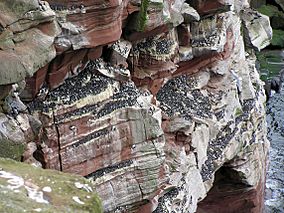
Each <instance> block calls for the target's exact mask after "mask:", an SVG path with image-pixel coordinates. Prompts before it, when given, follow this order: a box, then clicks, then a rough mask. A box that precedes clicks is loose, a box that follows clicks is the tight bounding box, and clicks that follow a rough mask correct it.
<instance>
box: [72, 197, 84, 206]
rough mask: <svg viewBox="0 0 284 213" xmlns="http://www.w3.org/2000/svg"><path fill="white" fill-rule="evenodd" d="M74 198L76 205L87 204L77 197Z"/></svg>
mask: <svg viewBox="0 0 284 213" xmlns="http://www.w3.org/2000/svg"><path fill="white" fill-rule="evenodd" d="M72 198H73V200H74V201H75V202H76V203H79V204H82V205H83V204H85V203H84V202H83V201H81V200H80V198H79V197H77V196H73V197H72Z"/></svg>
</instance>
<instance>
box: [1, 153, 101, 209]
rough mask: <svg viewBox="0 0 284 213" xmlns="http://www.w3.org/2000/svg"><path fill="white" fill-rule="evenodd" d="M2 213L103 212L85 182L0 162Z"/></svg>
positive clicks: (65, 175)
mask: <svg viewBox="0 0 284 213" xmlns="http://www.w3.org/2000/svg"><path fill="white" fill-rule="evenodd" d="M0 187H1V191H0V196H1V200H0V211H1V212H82V213H83V212H95V213H99V212H103V210H102V206H101V201H100V199H99V197H98V196H97V194H96V193H95V191H94V190H95V189H94V186H93V185H92V184H91V183H90V182H88V181H86V179H84V178H82V177H80V176H76V175H70V174H63V173H61V172H57V171H51V170H43V169H40V168H35V167H33V166H31V165H27V164H25V163H19V162H15V161H12V160H8V159H4V158H0Z"/></svg>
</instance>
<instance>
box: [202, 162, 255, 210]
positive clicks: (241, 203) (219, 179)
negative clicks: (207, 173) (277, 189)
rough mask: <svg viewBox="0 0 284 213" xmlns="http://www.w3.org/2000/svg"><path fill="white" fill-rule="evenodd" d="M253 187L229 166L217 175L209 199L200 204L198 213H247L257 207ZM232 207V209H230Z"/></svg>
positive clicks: (208, 195) (220, 170) (217, 172)
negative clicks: (253, 199) (253, 198)
mask: <svg viewBox="0 0 284 213" xmlns="http://www.w3.org/2000/svg"><path fill="white" fill-rule="evenodd" d="M252 189H253V187H251V186H248V185H246V184H244V183H243V182H242V177H241V176H239V174H238V173H237V172H236V171H234V170H233V169H231V168H230V167H227V166H222V167H221V168H220V169H219V170H218V171H216V173H215V180H214V183H213V187H212V188H211V190H210V191H209V192H208V194H207V197H206V198H205V199H204V200H202V201H201V202H200V203H198V209H197V213H202V212H210V213H235V212H240V213H246V212H250V211H249V210H250V209H253V208H254V207H255V204H254V203H253V201H252V200H251V199H250V198H252V197H253V196H254V195H253V192H251V190H252ZM229 205H230V207H229Z"/></svg>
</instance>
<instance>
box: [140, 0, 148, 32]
mask: <svg viewBox="0 0 284 213" xmlns="http://www.w3.org/2000/svg"><path fill="white" fill-rule="evenodd" d="M149 4H150V0H142V1H141V7H140V11H139V14H138V31H139V32H143V31H144V30H145V26H146V24H147V20H148V15H147V10H148V7H149Z"/></svg>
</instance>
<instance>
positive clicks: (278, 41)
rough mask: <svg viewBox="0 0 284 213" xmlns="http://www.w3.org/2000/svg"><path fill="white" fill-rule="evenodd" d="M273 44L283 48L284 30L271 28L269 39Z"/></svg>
mask: <svg viewBox="0 0 284 213" xmlns="http://www.w3.org/2000/svg"><path fill="white" fill-rule="evenodd" d="M271 44H272V45H273V46H279V47H282V48H284V31H283V30H275V29H273V37H272V40H271Z"/></svg>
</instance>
